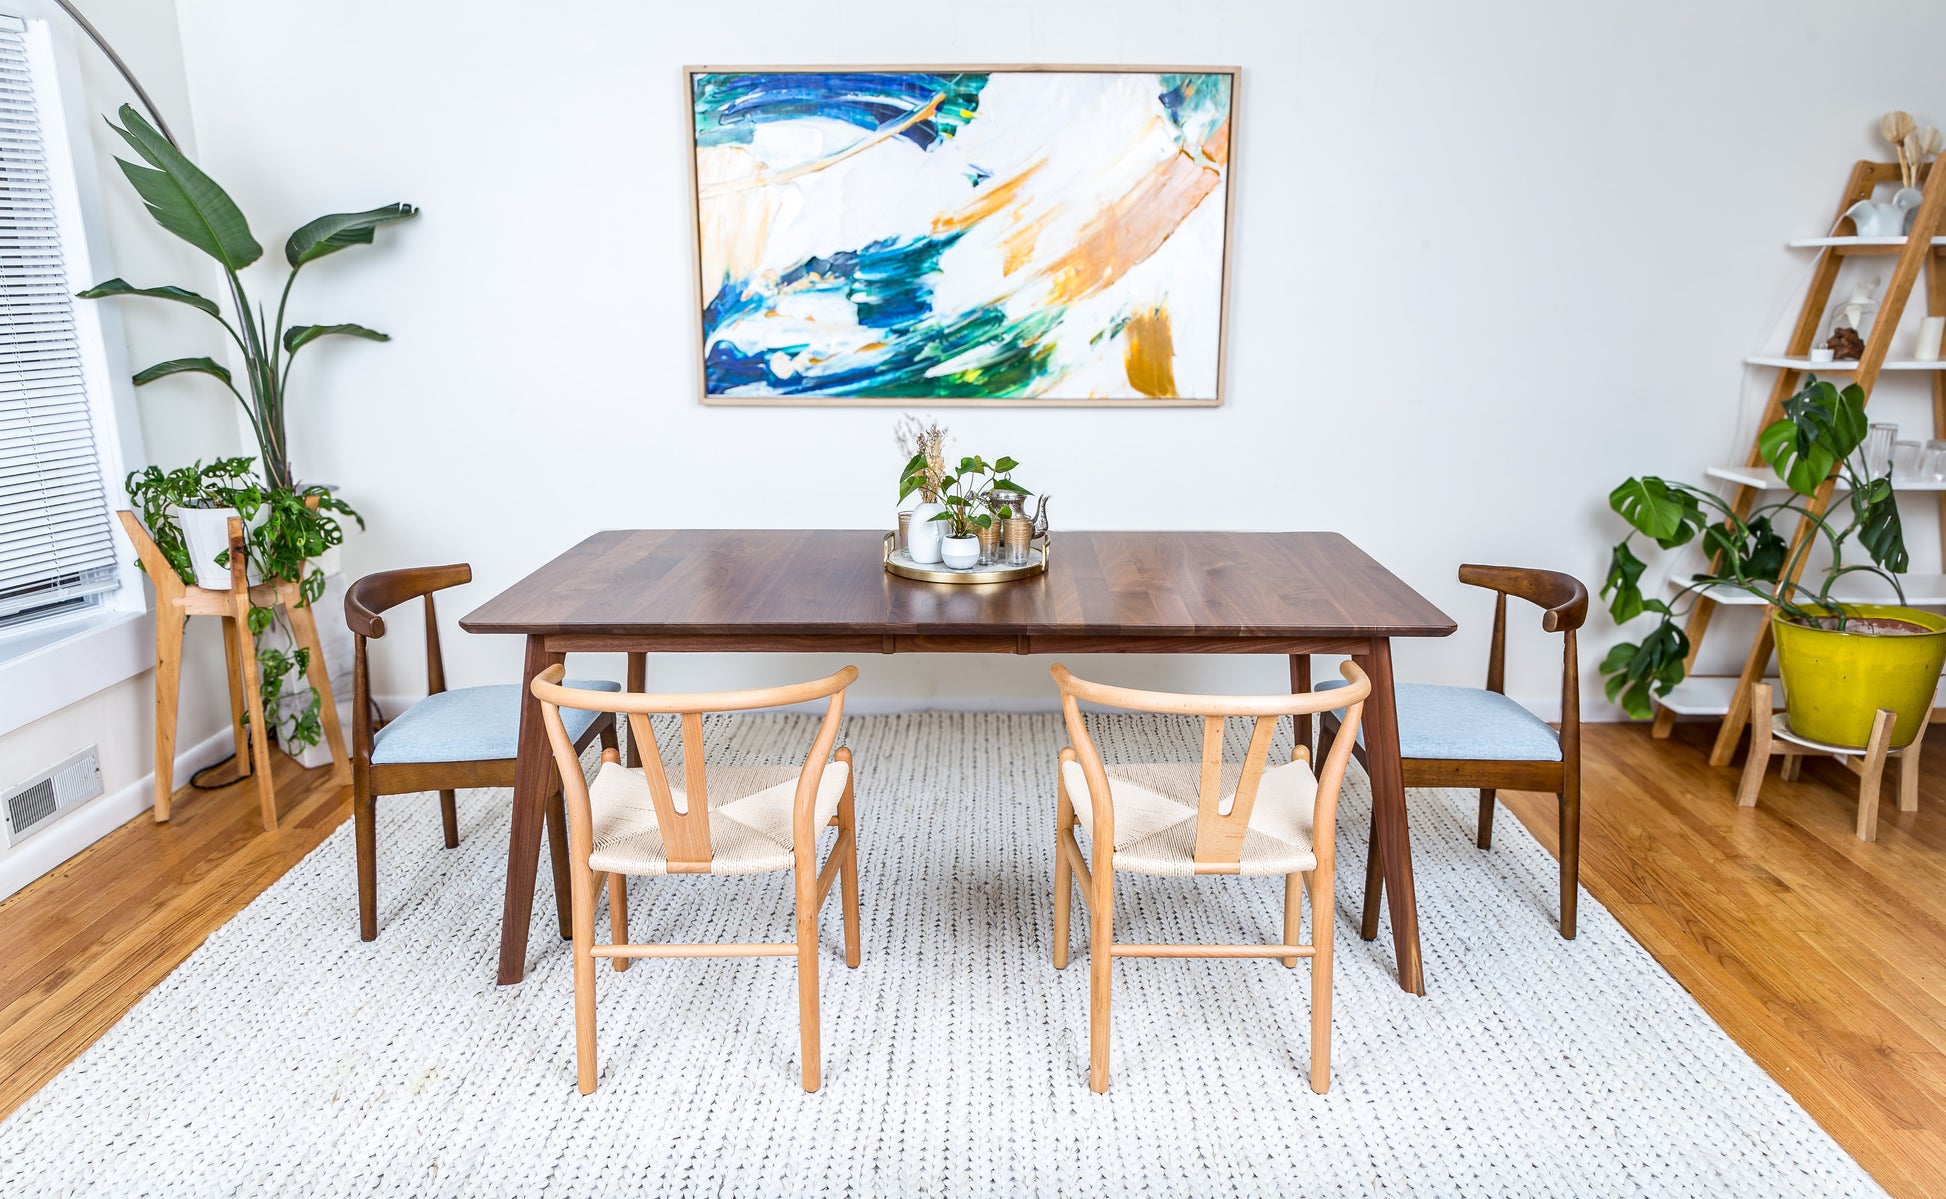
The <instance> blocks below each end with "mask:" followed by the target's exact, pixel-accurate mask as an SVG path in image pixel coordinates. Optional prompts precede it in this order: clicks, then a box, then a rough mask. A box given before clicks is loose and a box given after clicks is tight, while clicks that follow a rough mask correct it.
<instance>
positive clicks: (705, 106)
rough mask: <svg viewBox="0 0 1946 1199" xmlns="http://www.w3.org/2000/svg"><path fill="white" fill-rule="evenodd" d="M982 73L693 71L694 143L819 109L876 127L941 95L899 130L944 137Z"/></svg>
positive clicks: (966, 115) (976, 102) (972, 102)
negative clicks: (927, 110) (936, 103)
mask: <svg viewBox="0 0 1946 1199" xmlns="http://www.w3.org/2000/svg"><path fill="white" fill-rule="evenodd" d="M986 82H987V77H986V76H985V75H984V74H978V73H954V74H933V73H929V72H911V73H900V72H895V71H855V72H830V73H821V72H811V71H788V72H775V73H750V74H739V75H717V74H698V75H695V76H694V77H692V79H691V87H692V88H693V91H694V97H693V98H694V101H695V106H696V144H697V145H698V146H719V145H729V144H742V145H747V144H748V143H749V142H750V140H751V138H752V137H754V136H755V134H756V127H757V125H759V124H761V123H763V122H767V121H795V120H801V119H804V118H806V117H824V118H826V119H829V120H836V121H843V122H844V123H846V124H847V125H853V126H856V127H857V128H859V129H863V130H866V131H868V132H876V131H878V130H880V129H883V128H886V127H887V126H890V125H896V124H898V123H900V122H901V121H905V120H908V119H910V118H911V116H912V115H913V114H914V113H916V112H919V111H920V110H922V109H924V108H925V107H926V106H927V105H929V104H931V103H932V102H933V99H934V98H935V97H938V96H942V95H943V96H944V97H945V98H944V99H943V100H942V101H941V102H940V104H939V107H938V108H937V109H936V110H934V111H933V113H932V114H931V115H930V116H928V117H926V118H925V119H924V120H920V121H914V122H913V123H912V124H910V125H908V126H906V127H905V128H904V129H901V130H900V131H899V134H898V136H899V137H902V138H904V139H905V140H907V141H909V142H911V143H912V144H913V145H915V146H917V147H919V148H920V149H921V150H924V149H926V148H928V147H930V146H931V145H933V144H934V143H935V142H936V141H938V140H939V139H940V138H945V137H951V136H953V134H955V133H957V132H958V131H959V130H960V129H961V128H962V127H963V126H964V125H966V123H967V122H969V121H971V120H972V119H973V117H974V114H976V113H977V112H978V111H979V107H980V90H981V89H982V88H984V87H985V86H986Z"/></svg>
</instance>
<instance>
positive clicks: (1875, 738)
mask: <svg viewBox="0 0 1946 1199" xmlns="http://www.w3.org/2000/svg"><path fill="white" fill-rule="evenodd" d="M1896 718H1897V717H1896V714H1895V713H1894V712H1892V710H1891V709H1889V708H1880V709H1879V710H1878V716H1877V717H1876V718H1874V719H1873V721H1872V739H1871V741H1870V743H1869V744H1868V745H1867V746H1866V747H1865V760H1864V762H1863V764H1862V765H1863V769H1862V770H1861V771H1860V772H1859V775H1858V839H1859V840H1860V841H1876V840H1878V788H1879V783H1880V782H1881V781H1882V780H1883V779H1884V777H1885V756H1886V754H1887V752H1889V751H1890V749H1891V748H1892V722H1893V720H1895V719H1896Z"/></svg>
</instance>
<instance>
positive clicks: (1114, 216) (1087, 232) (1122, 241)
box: [1045, 122, 1227, 304]
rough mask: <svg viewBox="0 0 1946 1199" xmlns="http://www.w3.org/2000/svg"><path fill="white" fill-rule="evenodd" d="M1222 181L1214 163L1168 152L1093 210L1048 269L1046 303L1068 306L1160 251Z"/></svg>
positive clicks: (1110, 284)
mask: <svg viewBox="0 0 1946 1199" xmlns="http://www.w3.org/2000/svg"><path fill="white" fill-rule="evenodd" d="M1226 127H1227V122H1226ZM1222 181H1223V173H1222V172H1221V171H1219V170H1217V169H1216V168H1215V167H1211V166H1205V165H1203V164H1201V163H1198V162H1197V161H1196V160H1195V159H1193V158H1191V157H1190V156H1189V155H1188V154H1187V153H1182V152H1178V153H1176V154H1172V155H1170V156H1169V157H1168V158H1167V159H1165V160H1164V161H1163V162H1162V163H1160V164H1159V165H1158V166H1157V168H1156V169H1155V170H1153V171H1151V172H1150V173H1149V174H1148V175H1145V176H1144V177H1143V178H1142V179H1141V180H1139V181H1138V182H1137V183H1136V185H1135V186H1134V187H1132V188H1130V189H1129V190H1128V192H1127V194H1125V195H1123V196H1122V197H1121V199H1119V200H1116V201H1115V202H1114V203H1112V204H1109V205H1108V206H1107V207H1105V208H1103V209H1102V210H1101V211H1100V212H1099V213H1097V214H1095V217H1094V219H1093V220H1091V221H1089V222H1088V224H1087V227H1086V228H1084V229H1083V230H1082V231H1081V237H1080V238H1079V240H1077V241H1076V242H1075V245H1074V248H1073V249H1071V250H1069V251H1068V252H1067V253H1066V254H1064V255H1062V256H1061V257H1060V259H1058V260H1057V261H1056V262H1055V263H1054V264H1053V265H1052V266H1050V267H1048V269H1047V271H1046V272H1045V277H1046V279H1047V281H1048V285H1049V290H1050V295H1049V303H1052V304H1071V303H1073V302H1074V301H1076V300H1079V299H1081V298H1082V297H1084V296H1089V295H1093V294H1094V293H1096V292H1098V291H1101V290H1103V289H1105V288H1108V287H1112V286H1113V285H1114V284H1115V282H1116V280H1118V279H1120V278H1121V277H1122V276H1123V275H1126V274H1127V273H1128V272H1129V271H1131V270H1133V269H1134V268H1135V267H1136V266H1138V265H1140V264H1141V263H1143V262H1146V261H1147V260H1148V259H1149V257H1150V256H1151V255H1152V254H1154V253H1155V252H1156V251H1157V250H1159V249H1161V248H1162V245H1163V243H1164V242H1166V241H1168V240H1169V235H1170V234H1172V233H1174V232H1175V231H1176V229H1177V228H1178V227H1180V226H1181V224H1182V223H1183V221H1184V220H1186V219H1187V218H1188V216H1189V214H1190V213H1192V212H1194V211H1195V210H1196V206H1197V205H1198V204H1201V203H1202V202H1203V197H1205V196H1207V195H1209V194H1210V192H1212V191H1214V190H1216V185H1217V184H1218V183H1221V182H1222Z"/></svg>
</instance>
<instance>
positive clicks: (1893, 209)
mask: <svg viewBox="0 0 1946 1199" xmlns="http://www.w3.org/2000/svg"><path fill="white" fill-rule="evenodd" d="M1922 199H1924V196H1923V195H1922V194H1921V193H1920V191H1919V190H1918V189H1917V188H1912V187H1902V188H1900V189H1899V190H1898V191H1897V192H1895V193H1894V194H1893V196H1892V199H1891V201H1890V202H1889V203H1874V202H1872V201H1871V200H1860V201H1859V202H1858V203H1856V204H1853V205H1852V206H1851V207H1850V208H1847V209H1845V215H1846V216H1848V217H1850V218H1851V223H1852V224H1853V225H1854V226H1856V227H1857V229H1858V236H1860V237H1904V236H1905V232H1906V224H1907V221H1908V219H1909V218H1910V217H1911V215H1912V213H1913V212H1915V211H1916V210H1917V209H1918V207H1919V201H1920V200H1922Z"/></svg>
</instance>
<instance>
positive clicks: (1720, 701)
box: [1655, 674, 1946, 716]
mask: <svg viewBox="0 0 1946 1199" xmlns="http://www.w3.org/2000/svg"><path fill="white" fill-rule="evenodd" d="M1764 682H1766V683H1769V684H1770V686H1771V689H1772V690H1773V691H1774V692H1775V693H1776V695H1777V697H1778V702H1779V703H1780V704H1781V703H1782V702H1783V686H1782V684H1780V683H1779V682H1778V681H1777V680H1776V679H1774V678H1769V679H1765V680H1764ZM1736 691H1737V676H1735V675H1733V674H1725V675H1691V676H1689V677H1688V678H1686V679H1684V680H1683V681H1682V682H1680V683H1677V684H1676V686H1675V689H1674V690H1672V691H1670V692H1669V694H1668V695H1666V696H1664V697H1662V698H1661V699H1658V700H1656V701H1655V702H1656V703H1658V704H1661V705H1662V706H1663V707H1665V708H1667V709H1669V710H1670V711H1671V712H1674V713H1675V714H1676V715H1678V716H1722V715H1723V714H1725V713H1726V712H1728V711H1729V710H1730V699H1731V697H1732V696H1734V695H1735V694H1736ZM1932 706H1933V707H1935V708H1938V707H1941V706H1946V682H1943V683H1942V684H1941V686H1940V688H1939V689H1938V690H1937V691H1935V692H1933V701H1932Z"/></svg>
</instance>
